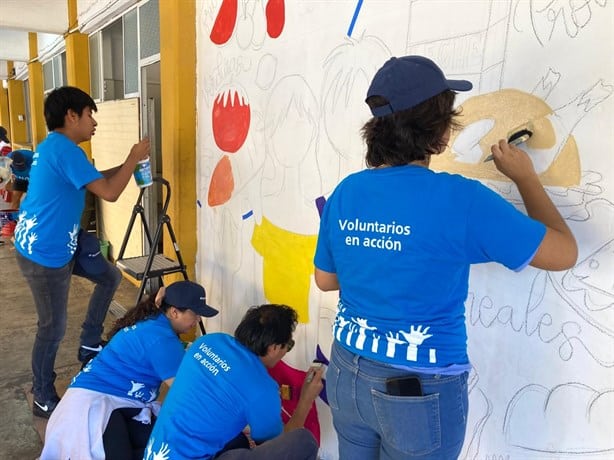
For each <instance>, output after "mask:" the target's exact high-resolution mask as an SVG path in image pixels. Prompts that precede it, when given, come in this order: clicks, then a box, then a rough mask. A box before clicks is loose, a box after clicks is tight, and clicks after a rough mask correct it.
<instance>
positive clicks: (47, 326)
mask: <svg viewBox="0 0 614 460" xmlns="http://www.w3.org/2000/svg"><path fill="white" fill-rule="evenodd" d="M15 256H16V258H17V264H18V265H19V268H20V270H21V273H23V276H24V277H25V279H26V281H27V282H28V285H29V286H30V290H31V291H32V296H33V297H34V304H35V305H36V312H37V314H38V329H37V331H36V337H35V339H34V346H33V348H32V375H33V377H32V392H33V393H34V399H35V400H37V401H51V400H55V399H57V398H58V394H57V392H56V391H55V385H54V383H55V377H56V374H55V371H54V366H55V356H56V354H57V352H58V348H59V346H60V342H61V341H62V339H63V338H64V333H65V332H66V305H67V303H68V291H69V289H70V277H71V276H72V266H73V262H72V261H70V262H69V263H67V264H66V265H64V266H63V267H59V268H49V267H43V266H42V265H39V264H37V263H35V262H32V261H31V260H29V259H26V258H25V257H23V256H22V255H21V254H19V252H16V253H15Z"/></svg>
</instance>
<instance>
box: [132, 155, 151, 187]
mask: <svg viewBox="0 0 614 460" xmlns="http://www.w3.org/2000/svg"><path fill="white" fill-rule="evenodd" d="M134 180H135V181H136V185H138V186H139V187H141V188H143V187H149V186H150V185H151V184H153V177H152V175H151V163H150V162H149V158H147V159H145V160H141V161H139V162H138V163H137V164H136V168H134Z"/></svg>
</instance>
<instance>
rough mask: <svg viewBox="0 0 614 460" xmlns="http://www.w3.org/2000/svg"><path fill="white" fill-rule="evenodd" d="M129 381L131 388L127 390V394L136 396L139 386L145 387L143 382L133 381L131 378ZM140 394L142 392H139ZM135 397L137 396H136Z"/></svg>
mask: <svg viewBox="0 0 614 460" xmlns="http://www.w3.org/2000/svg"><path fill="white" fill-rule="evenodd" d="M130 383H131V384H132V388H131V389H130V391H129V392H128V396H136V395H135V393H136V392H137V391H138V390H140V389H141V388H145V384H143V383H139V382H135V381H133V380H130ZM141 395H142V393H141ZM136 397H137V398H138V396H136Z"/></svg>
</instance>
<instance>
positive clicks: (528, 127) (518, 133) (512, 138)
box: [484, 121, 533, 163]
mask: <svg viewBox="0 0 614 460" xmlns="http://www.w3.org/2000/svg"><path fill="white" fill-rule="evenodd" d="M532 135H533V123H531V122H530V121H528V122H526V123H524V124H522V125H520V126H517V127H516V128H514V129H512V130H511V131H510V132H509V133H508V134H507V143H508V144H512V145H518V144H522V143H523V142H526V141H528V140H529V138H530V137H531V136H532ZM493 159H494V157H493V156H492V155H488V156H487V157H486V159H485V160H484V163H486V162H487V161H492V160H493Z"/></svg>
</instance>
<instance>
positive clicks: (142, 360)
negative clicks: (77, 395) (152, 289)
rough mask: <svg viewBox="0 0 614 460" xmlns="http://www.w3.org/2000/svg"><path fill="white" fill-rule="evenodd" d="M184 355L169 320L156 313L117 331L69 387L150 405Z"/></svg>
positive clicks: (174, 371)
mask: <svg viewBox="0 0 614 460" xmlns="http://www.w3.org/2000/svg"><path fill="white" fill-rule="evenodd" d="M184 354H185V352H184V349H183V345H182V344H181V340H179V337H178V336H177V334H176V333H175V332H174V331H173V329H172V327H171V323H170V321H169V320H168V318H167V317H166V316H165V315H164V314H159V315H157V316H156V317H154V318H151V319H147V320H144V321H139V322H138V323H136V324H135V325H133V326H130V327H125V328H123V329H122V330H121V331H119V332H117V334H115V335H114V336H113V338H112V339H111V341H110V342H109V343H108V344H107V346H106V347H104V348H103V349H102V351H101V352H100V353H98V355H97V356H96V357H95V358H94V359H93V360H92V361H90V362H89V363H88V364H87V365H86V366H85V367H84V368H83V370H82V371H81V372H80V373H79V374H77V376H76V377H75V378H74V379H73V381H72V383H71V384H70V386H71V387H74V388H87V389H88V390H94V391H98V392H100V393H106V394H110V395H114V396H120V397H123V398H131V399H136V400H138V401H143V402H151V401H154V400H155V399H156V398H157V397H158V391H159V389H160V384H161V383H162V382H163V381H164V380H167V379H169V378H173V377H175V375H176V374H177V369H178V368H179V365H180V364H181V359H182V358H183V356H184Z"/></svg>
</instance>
